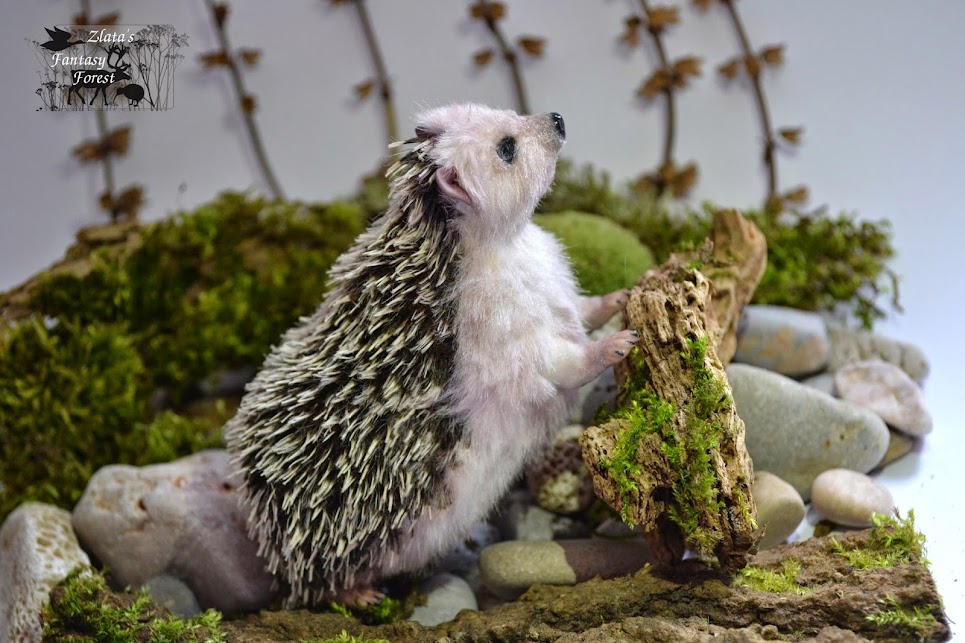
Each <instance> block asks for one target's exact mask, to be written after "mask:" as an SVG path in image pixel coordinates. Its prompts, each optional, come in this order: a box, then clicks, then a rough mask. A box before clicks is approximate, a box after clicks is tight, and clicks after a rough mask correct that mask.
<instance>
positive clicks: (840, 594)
mask: <svg viewBox="0 0 965 643" xmlns="http://www.w3.org/2000/svg"><path fill="white" fill-rule="evenodd" d="M870 534H871V530H866V531H856V532H848V533H845V534H835V535H834V536H833V537H827V538H817V539H811V540H808V541H806V542H803V543H795V544H792V545H781V546H778V547H775V548H773V549H769V550H767V551H764V552H761V553H759V554H757V555H755V556H753V557H752V558H751V561H750V562H751V564H752V565H755V566H759V567H762V568H764V569H768V570H772V571H778V572H779V571H781V570H782V569H783V568H784V564H785V561H794V562H796V563H797V564H799V565H800V572H798V575H797V578H798V581H799V582H801V583H802V584H803V585H805V586H806V588H807V593H805V594H803V595H797V594H794V593H774V592H766V591H758V590H753V589H750V588H748V587H737V586H734V585H732V584H731V583H730V580H729V579H728V578H726V577H724V576H721V575H717V574H714V573H713V572H712V571H711V570H708V569H707V568H706V567H704V566H701V565H700V564H699V563H697V562H696V561H687V562H685V563H684V564H682V565H681V566H679V567H677V568H675V569H674V570H673V572H672V575H669V573H668V572H666V571H665V572H659V571H657V570H655V569H653V568H645V569H644V570H641V571H640V572H638V573H636V574H634V575H632V576H626V577H623V578H615V579H611V580H598V579H594V580H591V581H587V582H585V583H580V584H578V585H573V586H569V587H561V586H549V585H538V586H536V587H533V588H532V589H530V590H529V591H528V592H527V593H526V594H524V595H523V596H522V598H520V599H519V600H517V601H515V602H513V603H506V604H504V605H500V606H497V607H494V608H492V609H490V610H487V611H485V612H472V611H463V612H461V613H460V615H459V616H458V617H457V618H456V619H455V620H454V621H451V622H449V623H442V624H440V625H437V626H435V627H432V628H423V627H421V626H419V625H417V624H415V623H412V622H408V621H406V622H400V623H394V624H391V625H382V626H363V625H360V624H359V623H358V622H357V621H354V620H350V619H346V618H344V617H341V616H339V615H337V614H318V613H312V612H308V611H305V610H298V611H286V612H267V611H266V612H262V613H260V614H257V615H251V616H248V617H244V618H242V619H239V620H234V621H226V622H224V623H223V624H222V629H223V630H224V631H225V632H226V634H227V640H228V641H232V642H237V643H268V642H278V643H282V642H285V643H288V642H290V641H299V640H306V639H312V640H315V639H317V638H318V637H321V638H325V637H329V636H336V635H338V634H339V632H340V631H341V630H343V629H344V630H346V631H347V632H348V633H349V634H352V635H356V636H358V635H363V636H365V637H371V638H386V639H388V640H390V641H392V642H393V643H414V642H416V641H440V642H446V643H452V642H454V641H500V642H502V643H514V642H517V641H519V642H523V641H544V642H556V641H558V642H559V643H567V642H569V643H573V642H575V641H583V642H589V641H675V642H676V641H707V640H726V641H760V640H775V639H779V640H780V639H783V640H793V641H894V642H899V641H917V640H922V641H946V640H948V639H949V637H950V636H951V632H950V630H949V626H948V619H947V616H946V615H945V613H944V610H943V609H942V606H941V599H940V598H939V596H938V592H937V590H936V589H935V583H934V580H933V579H932V577H931V574H930V573H929V572H928V569H927V568H926V567H925V566H924V565H923V564H922V562H921V561H920V560H916V561H913V562H908V563H903V564H900V565H897V566H894V567H884V568H878V569H870V570H866V571H857V570H855V569H854V568H852V567H851V565H849V564H848V561H847V560H846V559H845V558H844V557H843V556H841V555H839V554H837V553H835V547H834V545H833V542H832V538H836V539H837V540H838V541H839V542H840V543H841V545H843V546H844V548H845V549H851V548H854V547H866V546H868V545H869V542H870ZM891 599H894V602H892V600H891ZM888 609H900V610H902V611H903V612H906V613H914V612H915V610H918V611H919V612H920V613H928V614H930V615H931V616H932V617H933V618H934V621H933V622H930V623H927V624H926V626H925V627H923V628H922V629H920V630H913V629H909V627H908V626H906V625H901V624H887V625H886V624H881V622H880V620H879V621H878V622H876V621H875V620H872V619H869V618H868V617H873V616H874V615H877V614H881V613H882V612H884V611H886V610H888ZM714 637H717V638H714Z"/></svg>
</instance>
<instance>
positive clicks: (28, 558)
mask: <svg viewBox="0 0 965 643" xmlns="http://www.w3.org/2000/svg"><path fill="white" fill-rule="evenodd" d="M89 568H90V558H88V556H87V554H86V553H85V552H84V550H82V549H81V548H80V545H79V544H78V542H77V537H76V536H75V535H74V530H73V528H72V527H71V525H70V512H69V511H65V510H63V509H61V508H59V507H54V506H53V505H47V504H43V503H40V502H27V503H24V504H22V505H20V506H19V507H17V508H16V509H14V510H13V511H12V512H11V513H10V514H9V515H8V516H7V518H6V520H4V521H3V526H0V641H3V642H6V641H11V642H12V641H38V642H39V641H40V640H41V636H42V634H43V625H42V623H41V620H40V613H41V611H42V610H43V607H44V605H46V604H47V603H48V601H49V599H50V590H51V589H53V588H54V586H55V585H57V584H58V583H60V581H62V580H64V579H65V578H67V576H68V574H70V573H71V572H72V571H74V570H76V569H89Z"/></svg>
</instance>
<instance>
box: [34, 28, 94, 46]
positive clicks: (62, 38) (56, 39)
mask: <svg viewBox="0 0 965 643" xmlns="http://www.w3.org/2000/svg"><path fill="white" fill-rule="evenodd" d="M44 31H46V32H47V35H48V36H50V40H48V41H47V42H45V43H43V44H42V45H40V46H41V47H43V48H44V49H49V50H50V51H63V50H64V49H67V48H68V47H73V46H74V45H82V44H84V41H82V40H71V39H70V32H69V31H64V30H63V29H61V28H60V27H54V28H53V31H51V30H50V29H47V27H44Z"/></svg>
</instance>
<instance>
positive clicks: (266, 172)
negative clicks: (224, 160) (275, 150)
mask: <svg viewBox="0 0 965 643" xmlns="http://www.w3.org/2000/svg"><path fill="white" fill-rule="evenodd" d="M205 4H207V6H208V12H209V13H210V14H211V22H212V23H213V24H214V28H215V33H216V34H217V36H218V44H219V45H220V46H221V50H222V51H223V52H224V55H225V59H226V64H227V67H228V71H229V72H230V74H231V84H232V85H233V86H234V89H235V93H236V94H237V95H238V109H239V110H240V111H241V117H242V119H243V121H244V123H245V129H246V130H248V138H249V140H251V147H252V149H253V151H254V153H255V159H256V160H257V161H258V166H259V167H260V168H261V173H262V175H263V176H264V178H265V182H266V183H267V184H268V190H269V192H271V196H272V198H273V199H276V200H280V199H284V198H285V196H284V193H283V192H282V190H281V187H280V186H279V185H278V180H277V179H276V178H275V173H274V172H273V171H272V169H271V165H270V164H269V163H268V156H267V154H265V146H264V144H263V143H262V141H261V134H260V133H259V132H258V126H257V125H256V124H255V117H254V114H253V113H252V112H253V111H254V110H253V109H246V107H245V104H246V99H250V96H249V95H248V92H247V91H246V90H245V83H244V79H243V78H242V77H241V70H240V69H239V68H238V63H237V62H236V61H235V57H234V56H233V55H232V53H231V45H230V44H229V43H228V32H227V31H226V30H225V28H224V23H223V21H219V20H218V13H217V8H216V7H215V3H214V0H205Z"/></svg>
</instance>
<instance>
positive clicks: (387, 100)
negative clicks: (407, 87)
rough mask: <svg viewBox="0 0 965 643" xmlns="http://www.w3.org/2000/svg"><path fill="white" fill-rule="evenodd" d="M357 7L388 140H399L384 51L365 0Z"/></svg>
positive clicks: (361, 0) (357, 2)
mask: <svg viewBox="0 0 965 643" xmlns="http://www.w3.org/2000/svg"><path fill="white" fill-rule="evenodd" d="M355 8H356V9H357V10H358V13H359V22H361V23H362V32H363V33H364V34H365V42H366V44H367V45H368V47H369V54H370V55H371V56H372V64H373V65H374V66H375V78H376V82H377V83H378V85H379V96H380V97H381V98H382V109H383V111H384V112H385V133H386V136H388V139H389V140H388V142H389V143H392V142H393V141H397V140H399V128H398V125H397V124H396V118H395V102H394V101H393V100H392V86H391V84H390V83H389V74H388V72H387V71H386V69H385V60H384V59H383V58H382V51H381V50H380V49H379V43H378V41H377V40H376V38H375V30H374V29H372V21H371V20H370V19H369V12H368V9H367V8H366V6H365V0H355Z"/></svg>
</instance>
